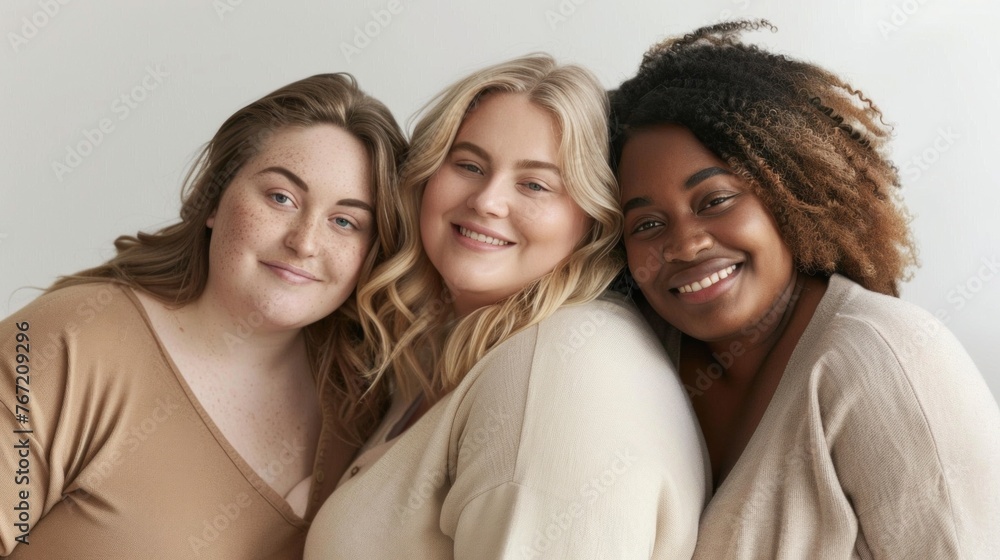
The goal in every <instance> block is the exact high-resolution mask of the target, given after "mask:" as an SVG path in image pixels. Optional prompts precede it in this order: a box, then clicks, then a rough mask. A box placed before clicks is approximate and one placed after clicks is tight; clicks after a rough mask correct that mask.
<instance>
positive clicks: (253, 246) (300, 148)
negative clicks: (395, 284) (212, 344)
mask: <svg viewBox="0 0 1000 560" xmlns="http://www.w3.org/2000/svg"><path fill="white" fill-rule="evenodd" d="M368 159H369V158H368V154H367V151H366V150H365V147H364V146H363V145H362V144H361V142H360V141H358V140H357V139H356V138H355V137H353V136H352V135H351V134H349V133H347V132H346V131H344V130H343V129H341V128H339V127H336V126H333V125H325V124H324V125H314V126H309V127H306V128H295V127H288V128H283V129H280V130H278V131H277V132H275V134H274V135H273V136H272V137H271V138H270V140H269V141H268V142H267V144H266V146H265V148H264V150H263V151H261V152H260V153H259V154H257V155H256V156H254V157H253V158H251V159H250V160H249V161H247V162H246V164H244V165H243V167H242V168H240V170H239V171H238V172H237V174H236V176H235V177H234V178H233V180H232V182H231V183H230V184H229V186H228V187H227V188H226V190H225V192H224V193H223V195H222V198H221V200H220V201H219V207H218V208H217V209H216V210H215V211H214V212H213V213H212V215H211V217H209V219H208V221H207V222H206V223H207V225H208V227H210V228H211V229H212V238H211V244H210V247H209V268H208V283H207V285H206V288H205V293H204V294H203V296H202V298H206V297H208V298H213V300H214V302H217V303H218V304H219V305H221V306H222V307H223V308H224V309H226V310H227V312H228V313H230V314H231V315H233V316H234V317H235V318H236V319H240V318H244V319H245V318H246V317H247V316H249V315H250V314H251V313H254V312H257V313H260V314H261V315H262V316H263V318H264V325H265V326H270V327H272V328H276V329H295V328H300V327H303V326H306V325H308V324H310V323H313V322H315V321H317V320H319V319H321V318H323V317H325V316H327V315H329V314H330V313H332V312H333V311H334V310H336V309H337V308H338V307H339V306H340V305H341V304H342V303H343V302H344V301H345V300H346V299H347V298H348V296H349V295H350V294H351V292H352V291H353V290H354V287H355V285H356V284H357V280H358V275H359V274H360V271H361V266H362V263H363V262H364V260H365V257H366V256H367V254H368V251H369V249H370V248H371V246H372V242H373V237H374V236H373V230H374V227H375V226H374V218H373V214H372V210H371V207H372V196H371V188H370V187H369V184H370V182H371V178H370V177H371V173H370V170H369V164H368ZM262 328H265V327H262Z"/></svg>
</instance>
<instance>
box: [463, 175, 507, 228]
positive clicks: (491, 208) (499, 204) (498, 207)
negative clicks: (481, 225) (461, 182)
mask: <svg viewBox="0 0 1000 560" xmlns="http://www.w3.org/2000/svg"><path fill="white" fill-rule="evenodd" d="M507 190H508V189H506V188H505V184H504V182H503V180H502V178H500V177H493V178H492V179H490V181H489V182H487V183H486V184H485V185H483V187H482V188H481V189H478V190H476V191H474V192H473V193H472V194H470V195H469V198H468V200H467V201H466V204H468V206H469V208H471V209H472V210H475V212H476V214H479V215H480V216H482V217H484V218H505V217H506V216H507V213H508V211H509V208H508V206H507Z"/></svg>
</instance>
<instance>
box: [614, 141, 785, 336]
mask: <svg viewBox="0 0 1000 560" xmlns="http://www.w3.org/2000/svg"><path fill="white" fill-rule="evenodd" d="M619 180H620V183H621V188H622V203H623V208H624V210H625V247H626V250H627V252H628V266H629V270H630V271H631V272H632V275H633V276H634V277H635V279H636V282H637V283H638V285H639V288H640V289H641V290H642V293H643V295H644V296H645V297H646V299H647V300H648V301H649V303H650V305H652V306H653V309H655V310H656V312H657V313H658V314H659V315H660V316H661V317H663V318H664V319H665V320H666V321H668V322H669V323H671V324H673V325H674V326H675V327H677V328H678V329H680V330H681V331H682V332H684V333H686V334H688V335H689V336H692V337H693V338H696V339H699V340H703V341H720V340H729V339H737V338H741V337H745V336H746V335H747V333H753V332H755V330H757V326H758V325H759V324H761V321H763V320H764V319H765V317H766V316H767V315H768V313H769V312H770V310H771V308H772V307H773V306H774V304H775V302H776V300H777V299H778V298H779V296H781V294H782V293H784V292H785V291H786V290H787V289H788V287H789V285H790V284H791V283H792V282H793V280H794V262H793V257H792V253H791V251H790V250H789V248H788V246H787V245H786V244H785V242H784V240H783V239H782V237H781V233H780V231H779V230H778V227H777V224H776V223H775V221H774V218H773V217H772V216H771V213H770V212H769V211H768V210H767V208H766V207H765V206H764V204H763V203H762V202H761V200H760V199H759V198H758V197H757V196H756V195H754V194H753V193H752V192H751V191H750V190H749V188H748V186H747V185H746V184H745V183H744V181H743V180H742V179H740V178H739V177H737V176H736V175H734V174H733V173H732V172H731V170H730V169H729V167H728V166H727V165H726V163H725V162H723V161H722V160H721V159H719V158H718V156H716V155H715V154H714V153H712V152H711V151H710V150H709V149H708V148H706V147H705V146H704V145H703V144H702V143H701V142H700V141H698V139H697V138H696V137H695V136H694V134H692V133H691V131H690V130H688V129H687V128H684V127H682V126H678V125H661V126H655V127H649V128H647V129H644V130H640V131H637V132H636V133H635V134H633V135H632V136H631V138H630V139H629V140H628V142H627V143H626V144H625V149H624V151H623V152H622V160H621V164H620V166H619ZM772 328H774V326H773V325H771V326H770V327H768V328H767V330H770V329H772Z"/></svg>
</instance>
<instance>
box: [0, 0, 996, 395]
mask: <svg viewBox="0 0 1000 560" xmlns="http://www.w3.org/2000/svg"><path fill="white" fill-rule="evenodd" d="M395 3H398V5H396V4H395ZM395 3H394V4H393V7H394V8H395V9H396V12H397V13H396V14H391V13H390V12H389V11H388V8H389V7H390V2H389V1H388V0H379V1H370V2H354V3H351V5H350V6H344V5H343V4H345V2H320V1H311V2H303V1H297V2H281V3H279V2H265V1H263V0H228V1H227V0H218V1H215V2H213V1H211V0H200V1H194V0H183V1H179V0H175V1H170V2H166V1H163V2H156V3H152V2H149V3H139V2H126V1H124V0H114V1H111V0H105V1H99V2H84V1H82V0H76V1H70V2H67V3H66V4H65V5H62V4H59V3H58V2H57V1H56V0H16V1H10V0H5V1H4V2H3V6H2V8H0V31H2V33H3V36H4V41H3V44H2V45H0V93H2V97H0V123H2V133H0V193H2V195H3V196H2V202H0V316H6V315H8V314H10V313H12V312H14V311H16V310H17V309H19V308H20V307H22V306H23V305H24V304H26V303H27V302H29V301H30V300H31V299H33V298H34V297H36V295H37V294H38V291H37V290H34V289H30V288H28V286H38V287H44V286H47V285H48V284H50V283H51V282H52V281H53V280H54V279H55V277H56V276H57V275H59V274H67V273H71V272H74V271H76V270H80V269H82V268H85V267H90V266H93V265H96V264H98V263H100V262H102V261H104V260H106V259H107V258H109V257H110V256H112V255H113V246H112V241H113V240H114V238H115V237H117V236H118V235H120V234H124V233H129V234H134V233H135V232H136V231H137V230H140V229H142V230H147V231H152V230H155V229H158V228H160V227H162V226H164V225H167V224H168V223H170V222H172V221H174V220H176V217H177V213H178V209H179V207H180V203H179V196H178V194H179V191H180V187H181V179H182V176H183V173H184V172H185V170H186V169H187V167H188V166H189V165H190V163H191V162H192V159H193V156H194V155H195V153H196V151H197V149H198V147H200V146H201V145H202V144H203V143H204V142H206V141H207V140H208V139H209V138H211V136H212V134H213V133H214V132H215V130H216V129H217V127H218V126H219V125H220V124H221V123H222V121H223V120H224V119H225V118H226V117H228V116H229V115H230V114H231V113H232V112H234V111H235V110H236V109H238V108H240V107H242V106H243V105H245V104H246V103H248V102H250V101H252V100H254V99H256V98H258V97H260V96H261V95H263V94H265V93H267V92H269V91H272V90H274V89H276V88H277V87H279V86H281V85H284V84H285V83H288V82H291V81H294V80H297V79H300V78H303V77H306V76H309V75H312V74H317V73H321V72H335V71H348V72H351V73H353V74H354V75H355V76H356V77H357V78H358V80H359V82H360V84H361V85H362V87H363V88H364V89H366V90H367V91H369V92H370V93H372V94H373V95H375V96H376V97H378V98H379V99H381V100H383V101H384V102H385V103H386V104H387V105H388V106H389V107H390V108H391V109H392V110H393V112H394V113H395V114H396V116H397V118H398V119H399V121H400V122H401V123H402V124H404V126H405V127H406V128H407V130H409V128H410V125H411V124H412V123H411V120H410V116H411V115H412V114H413V113H414V112H415V111H416V110H417V109H418V108H419V107H421V106H422V105H423V104H424V103H425V102H426V101H427V100H428V99H429V98H430V97H431V96H432V95H434V94H435V93H437V92H438V91H439V90H441V89H442V88H444V87H445V86H446V85H448V84H449V83H451V82H452V81H453V80H455V79H457V78H458V77H460V76H462V75H464V74H466V73H468V72H469V71H471V70H473V69H476V68H478V67H481V66H483V65H485V64H488V63H493V62H497V61H500V60H503V59H507V58H511V57H514V56H518V55H522V54H525V53H528V52H532V51H548V52H550V53H552V54H554V55H555V56H556V57H557V58H558V59H560V60H562V61H565V62H576V63H580V64H583V65H585V66H587V67H589V68H590V69H592V70H593V71H594V72H595V73H596V74H597V75H598V76H599V77H600V79H601V80H602V81H603V83H604V84H605V85H606V86H608V87H614V86H615V85H617V84H618V83H619V82H621V81H622V80H623V79H625V78H627V77H630V76H631V75H632V74H634V72H635V70H636V67H637V65H638V63H639V60H640V58H641V55H642V53H643V52H644V51H645V49H646V48H647V47H649V46H650V45H651V44H652V43H654V42H656V41H658V40H660V39H662V38H664V37H666V36H668V35H675V34H678V33H684V32H687V31H690V30H693V29H694V28H696V27H699V26H701V25H705V24H708V23H712V22H715V21H718V20H720V19H724V18H736V17H766V18H768V19H770V20H771V21H772V22H773V23H775V24H776V25H777V26H778V27H779V32H778V33H776V34H772V33H770V32H763V31H761V32H756V33H753V34H750V35H748V36H747V38H748V39H750V40H752V41H756V42H759V43H761V44H763V45H766V46H768V47H769V48H772V49H776V50H778V51H780V52H783V53H785V54H789V55H792V56H795V57H798V58H803V59H807V60H811V61H814V62H817V63H820V64H821V65H824V66H826V67H828V68H830V69H832V70H834V71H835V72H837V73H840V74H841V75H843V76H845V77H847V79H848V80H849V81H851V82H852V83H853V84H854V85H855V86H857V87H860V88H862V89H863V90H864V92H865V93H866V94H867V95H869V96H870V97H871V98H873V99H874V100H875V101H876V103H877V104H878V105H879V106H880V107H881V108H882V109H883V111H884V112H885V114H886V115H887V118H888V120H889V121H890V122H891V123H892V124H894V125H895V131H896V139H895V144H894V149H893V154H894V161H895V162H896V164H897V165H898V166H899V167H900V169H901V171H902V176H903V179H904V193H905V199H906V202H907V204H908V205H909V208H910V209H911V212H912V213H913V215H914V216H915V220H914V223H913V227H914V230H915V232H916V237H917V241H918V243H919V247H920V257H921V261H922V264H923V266H922V267H921V268H920V269H919V270H918V271H917V274H916V276H915V278H914V279H913V280H912V281H911V282H910V283H908V284H906V285H905V286H904V291H903V298H904V299H906V300H908V301H911V302H914V303H916V304H918V305H920V306H922V307H924V308H926V309H928V310H930V311H932V312H935V313H938V314H939V316H941V317H942V318H943V319H944V321H945V322H946V323H947V325H948V327H949V328H950V329H951V330H952V331H954V332H955V334H956V335H957V336H958V338H959V339H960V340H961V341H962V343H963V344H964V345H965V347H966V348H967V349H968V351H969V353H970V354H971V355H972V357H973V359H974V360H975V361H976V363H977V364H978V366H979V368H980V370H981V371H982V372H983V375H984V376H985V377H986V379H987V382H988V383H989V384H990V386H991V389H992V391H993V394H994V396H997V395H1000V337H998V335H997V332H996V330H997V326H998V321H997V319H996V316H997V313H998V312H1000V226H998V225H997V218H996V213H997V209H998V208H1000V189H998V188H997V186H998V181H997V179H998V178H1000V172H998V171H997V169H998V168H997V165H996V162H997V160H998V158H1000V153H998V152H1000V150H998V148H1000V139H998V134H1000V132H998V131H1000V111H998V110H997V104H998V102H997V97H998V95H997V94H998V92H1000V71H998V69H1000V38H998V35H1000V31H998V30H997V29H996V26H997V24H998V23H1000V17H998V15H1000V9H998V8H997V7H996V4H993V5H990V4H991V3H988V2H986V1H985V0H982V1H974V0H966V1H962V0H866V1H864V2H862V1H861V0H854V1H839V2H833V1H826V2H792V1H776V0H772V1H766V0H710V1H705V2H697V3H695V2H689V3H682V2H681V1H679V0H644V1H640V2H632V3H622V2H617V1H615V2H613V1H612V0H542V1H528V0H514V1H505V2H489V3H474V2H470V1H468V0H466V1H452V2H431V1H430V0H395ZM622 4H625V5H622ZM46 7H47V8H48V12H49V13H51V14H54V15H50V14H49V13H46ZM56 10H58V11H56ZM373 12H374V13H373ZM25 18H26V19H25ZM379 20H381V22H380V21H379ZM366 30H367V33H366ZM347 45H350V48H348V47H347ZM351 49H354V52H348V51H349V50H351ZM149 69H152V70H156V71H159V72H160V73H161V74H165V75H161V77H160V82H156V81H155V80H154V79H146V84H147V85H155V86H156V87H155V89H151V90H147V89H143V85H142V84H143V79H144V78H146V76H147V73H148V72H149ZM137 88H138V89H137ZM123 94H125V95H132V96H133V99H132V101H131V103H132V107H129V105H127V104H126V103H125V102H123V101H122V100H121V99H120V98H121V96H122V95H123ZM126 109H127V111H126ZM102 119H108V122H107V123H106V125H107V124H110V125H113V130H111V132H110V133H106V134H103V138H101V139H100V141H99V143H98V145H96V146H95V147H94V148H93V150H92V151H90V152H89V153H87V154H86V155H84V156H82V157H81V158H80V160H79V162H76V161H75V160H74V159H73V158H70V160H71V162H72V163H76V166H75V167H70V166H69V165H67V158H68V157H69V156H68V155H67V154H68V150H70V149H72V148H75V147H76V146H78V145H79V144H80V143H81V142H85V138H86V137H85V135H84V130H85V129H86V130H91V129H97V128H99V125H100V122H101V121H102ZM91 137H92V138H96V134H93V133H92V134H91ZM86 147H87V146H86V145H84V150H83V151H87V150H86ZM54 163H59V164H62V165H66V166H67V168H68V169H69V171H68V172H67V171H66V170H63V171H62V172H61V173H60V172H57V171H56V170H55V169H54ZM986 262H992V263H994V264H993V267H994V268H995V269H998V270H996V271H994V270H992V269H991V268H989V267H987V266H986V265H985V264H984V263H986ZM959 287H962V289H963V290H964V294H963V293H962V292H961V291H959ZM942 374H943V375H946V374H947V372H942Z"/></svg>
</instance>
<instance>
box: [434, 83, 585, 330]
mask: <svg viewBox="0 0 1000 560" xmlns="http://www.w3.org/2000/svg"><path fill="white" fill-rule="evenodd" d="M559 142H560V132H559V126H558V124H557V123H556V120H555V118H553V116H552V115H551V114H550V113H549V112H547V111H546V110H544V109H542V108H541V107H539V106H537V105H535V104H534V103H532V102H531V101H530V100H529V99H528V97H527V96H526V95H523V94H510V93H494V94H488V95H486V96H484V97H483V98H481V99H480V101H479V103H478V105H477V106H476V107H475V108H473V109H472V110H471V111H470V112H469V114H468V115H467V116H466V118H465V120H464V121H463V122H462V125H461V126H460V127H459V129H458V133H457V135H456V137H455V141H454V143H453V144H452V147H451V150H450V151H449V153H448V155H447V157H446V158H445V160H444V163H443V164H442V165H441V167H440V168H439V169H438V170H437V171H436V172H435V173H434V175H433V176H431V178H430V179H429V180H428V182H427V186H426V188H425V190H424V195H423V199H422V204H421V208H420V234H421V240H422V241H423V245H424V250H425V251H426V252H427V256H428V258H430V261H431V263H432V264H433V265H434V268H436V269H437V271H438V273H440V274H441V277H442V278H443V280H444V283H445V286H447V288H448V290H449V292H450V293H451V294H452V296H453V297H454V308H455V311H456V313H457V314H458V315H460V316H461V315H467V314H468V313H471V312H472V311H474V310H476V309H478V308H480V307H483V306H486V305H491V304H494V303H496V302H498V301H500V300H502V299H504V298H506V297H508V296H511V295H513V294H515V293H517V292H519V291H520V290H521V289H523V288H524V287H525V286H526V285H528V284H529V283H530V282H532V281H534V280H537V279H538V278H540V277H542V276H543V275H545V274H547V273H549V272H550V271H552V269H554V268H555V267H556V265H557V264H559V262H560V261H562V260H563V259H565V258H566V257H568V256H569V255H570V254H571V253H572V252H573V249H574V248H575V247H576V246H577V245H578V244H579V243H580V241H581V240H582V239H583V236H584V234H585V233H586V232H587V228H588V227H589V226H590V218H589V217H588V216H587V215H586V214H585V213H584V211H583V210H582V209H581V208H580V207H579V206H578V205H577V204H576V202H574V201H573V199H572V198H571V197H570V196H569V193H567V192H566V187H565V185H564V183H563V180H562V175H561V172H560V168H559Z"/></svg>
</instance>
